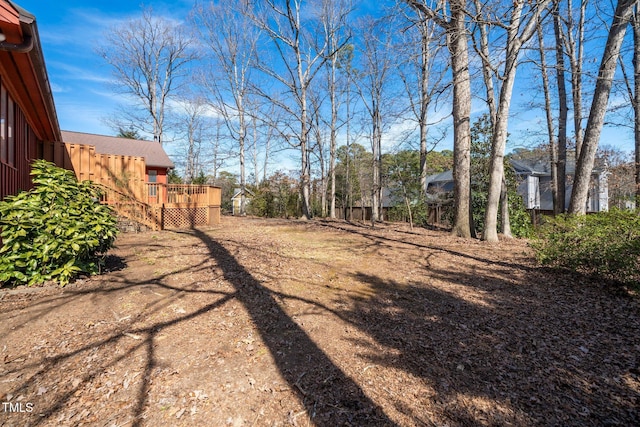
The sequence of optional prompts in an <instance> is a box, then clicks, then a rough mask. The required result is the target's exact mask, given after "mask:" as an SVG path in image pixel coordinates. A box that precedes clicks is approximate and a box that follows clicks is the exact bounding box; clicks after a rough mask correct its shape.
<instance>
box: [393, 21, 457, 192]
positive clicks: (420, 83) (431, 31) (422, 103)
mask: <svg viewBox="0 0 640 427" xmlns="http://www.w3.org/2000/svg"><path fill="white" fill-rule="evenodd" d="M415 15H416V16H415V17H412V16H407V19H408V20H409V23H410V29H412V30H413V29H415V30H414V31H405V32H404V33H408V37H407V39H408V40H407V41H406V42H405V44H407V45H408V46H407V48H406V49H407V50H408V52H407V59H406V63H405V64H404V67H401V68H400V69H399V72H400V78H401V79H402V81H403V83H404V88H405V94H406V98H407V101H408V103H409V110H410V112H411V114H412V117H415V119H416V122H417V124H418V134H419V140H420V185H421V188H422V191H423V193H425V194H426V192H427V172H428V165H427V155H428V153H429V147H428V132H429V127H430V126H431V125H432V124H433V123H429V110H430V109H431V108H432V103H433V100H434V98H435V97H436V96H437V95H438V94H439V93H441V92H442V91H443V87H442V86H443V85H442V80H443V79H444V77H445V72H446V70H447V66H446V65H445V66H441V64H442V61H441V60H442V58H441V57H440V52H441V51H442V50H443V49H444V48H445V46H444V43H443V42H442V34H439V33H438V26H437V25H436V24H435V22H433V21H432V20H430V19H427V17H426V16H425V15H424V14H423V13H422V12H420V11H419V10H415ZM408 30H409V29H408ZM440 31H441V30H440ZM416 45H417V46H418V48H417V49H416Z"/></svg>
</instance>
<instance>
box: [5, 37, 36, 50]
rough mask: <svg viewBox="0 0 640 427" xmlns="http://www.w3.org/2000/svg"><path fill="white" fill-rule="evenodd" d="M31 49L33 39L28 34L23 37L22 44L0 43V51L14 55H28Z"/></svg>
mask: <svg viewBox="0 0 640 427" xmlns="http://www.w3.org/2000/svg"><path fill="white" fill-rule="evenodd" d="M31 49H33V37H31V36H30V35H28V34H25V35H24V38H23V40H22V43H19V44H18V43H8V42H0V50H4V51H7V52H16V53H28V52H31Z"/></svg>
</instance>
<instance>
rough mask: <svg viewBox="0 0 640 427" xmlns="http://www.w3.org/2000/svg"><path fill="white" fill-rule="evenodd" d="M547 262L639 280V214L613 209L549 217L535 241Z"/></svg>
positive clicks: (631, 281)
mask: <svg viewBox="0 0 640 427" xmlns="http://www.w3.org/2000/svg"><path fill="white" fill-rule="evenodd" d="M533 246H534V249H535V250H536V253H537V257H538V260H539V261H540V262H541V263H542V264H544V265H551V266H555V267H563V268H568V269H570V270H573V271H578V272H582V273H587V274H593V275H596V276H599V277H603V278H608V279H613V280H616V281H619V282H622V283H626V284H638V283H640V216H638V215H637V214H636V213H633V212H628V211H621V210H612V211H611V212H601V213H597V214H592V215H581V216H571V215H559V216H557V217H555V218H551V219H549V220H547V222H546V223H545V224H544V225H543V226H542V227H541V228H540V236H539V239H538V240H537V241H535V242H534V244H533Z"/></svg>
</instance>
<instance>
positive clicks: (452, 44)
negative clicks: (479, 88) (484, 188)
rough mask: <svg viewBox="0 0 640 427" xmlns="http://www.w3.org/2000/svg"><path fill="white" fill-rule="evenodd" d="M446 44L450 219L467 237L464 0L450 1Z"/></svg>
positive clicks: (468, 135) (467, 88) (467, 79)
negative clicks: (450, 92) (450, 131)
mask: <svg viewBox="0 0 640 427" xmlns="http://www.w3.org/2000/svg"><path fill="white" fill-rule="evenodd" d="M450 3H451V23H450V25H449V26H448V28H447V45H448V47H449V52H450V53H451V71H452V74H453V180H454V196H453V198H454V206H455V213H454V222H453V229H452V230H451V232H452V234H453V235H455V236H459V237H464V238H470V237H471V221H470V220H469V217H470V215H471V203H470V200H471V123H470V117H471V79H470V76H469V46H468V43H467V28H466V25H465V18H466V10H465V1H464V0H451V2H450Z"/></svg>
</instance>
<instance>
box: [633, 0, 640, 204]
mask: <svg viewBox="0 0 640 427" xmlns="http://www.w3.org/2000/svg"><path fill="white" fill-rule="evenodd" d="M631 28H632V29H633V86H634V90H633V97H632V99H633V100H634V101H633V102H632V104H633V112H634V139H635V161H636V165H635V176H636V179H635V183H636V192H635V202H636V212H638V213H640V17H639V16H638V7H637V6H636V11H635V13H634V15H633V19H632V27H631Z"/></svg>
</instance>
